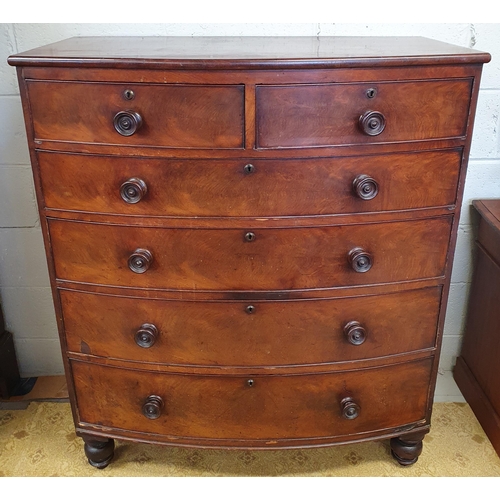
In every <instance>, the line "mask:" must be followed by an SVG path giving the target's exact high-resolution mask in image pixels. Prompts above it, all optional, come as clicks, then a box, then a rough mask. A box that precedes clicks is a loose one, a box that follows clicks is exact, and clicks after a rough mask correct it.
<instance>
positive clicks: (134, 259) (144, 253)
mask: <svg viewBox="0 0 500 500" xmlns="http://www.w3.org/2000/svg"><path fill="white" fill-rule="evenodd" d="M152 262H153V255H152V254H151V252H150V251H149V250H145V249H144V248H138V249H137V250H136V251H135V252H134V253H133V254H132V255H131V256H130V257H129V258H128V267H129V269H130V270H131V271H133V272H134V273H137V274H142V273H145V272H146V271H147V270H148V269H149V266H151V264H152Z"/></svg>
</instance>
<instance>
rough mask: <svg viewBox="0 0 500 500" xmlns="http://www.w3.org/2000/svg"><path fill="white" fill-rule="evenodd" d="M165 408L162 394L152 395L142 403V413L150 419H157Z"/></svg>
mask: <svg viewBox="0 0 500 500" xmlns="http://www.w3.org/2000/svg"><path fill="white" fill-rule="evenodd" d="M162 410H163V400H162V399H161V398H160V396H154V395H151V396H149V397H148V399H146V402H145V403H144V404H143V405H142V414H143V415H144V416H145V417H147V418H149V419H150V420H155V419H157V418H159V417H160V416H161V411H162Z"/></svg>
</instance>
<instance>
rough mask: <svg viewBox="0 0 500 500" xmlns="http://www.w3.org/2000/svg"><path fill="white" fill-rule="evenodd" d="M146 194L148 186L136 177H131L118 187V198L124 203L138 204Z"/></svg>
mask: <svg viewBox="0 0 500 500" xmlns="http://www.w3.org/2000/svg"><path fill="white" fill-rule="evenodd" d="M147 192H148V186H147V185H146V183H145V182H144V181H143V180H142V179H139V178H138V177H132V179H129V180H128V181H125V182H124V183H123V184H122V185H121V186H120V196H121V197H122V200H123V201H124V202H125V203H131V204H133V203H139V202H140V201H141V200H142V199H143V198H144V196H146V193H147Z"/></svg>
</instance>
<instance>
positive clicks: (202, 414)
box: [72, 359, 432, 446]
mask: <svg viewBox="0 0 500 500" xmlns="http://www.w3.org/2000/svg"><path fill="white" fill-rule="evenodd" d="M431 361H432V359H424V360H420V361H418V362H411V363H407V364H399V365H394V366H389V367H385V368H376V369H366V370H358V371H350V372H338V373H334V374H319V375H291V376H250V375H248V376H241V377H237V376H225V377H219V376H197V375H176V374H159V373H157V372H141V371H133V370H130V371H128V370H124V369H119V368H111V367H104V366H99V365H91V364H89V363H82V362H77V361H73V362H72V370H73V377H74V381H75V389H76V399H77V401H78V408H79V416H80V421H81V422H83V423H87V424H90V425H99V426H105V427H112V428H118V429H124V430H129V431H137V432H145V433H152V434H161V435H164V436H165V435H166V436H172V437H192V438H200V439H202V438H207V439H210V438H213V439H221V440H224V439H226V440H228V439H232V440H252V439H255V440H270V439H287V438H289V439H293V438H295V439H297V438H298V439H300V438H315V437H316V438H320V437H329V436H347V435H353V434H357V433H362V432H371V431H376V430H379V429H380V430H382V429H390V428H393V427H396V426H402V425H405V424H410V423H412V422H416V421H419V420H422V419H424V418H425V414H426V408H427V396H428V386H429V382H430V374H431ZM249 380H251V381H252V382H249ZM152 395H154V396H157V397H159V398H161V402H160V401H159V400H157V403H152V400H151V399H149V400H148V398H149V397H150V396H152ZM346 396H351V397H352V399H353V400H354V402H355V403H356V404H357V405H358V406H359V412H358V416H357V418H354V419H346V418H344V417H343V408H342V407H341V401H342V400H343V399H344V398H345V397H346ZM162 403H163V406H162ZM144 405H146V410H147V409H149V410H150V412H151V413H149V414H150V415H151V416H155V417H157V418H155V419H150V418H147V417H146V416H144V415H143V413H142V411H143V407H144ZM155 407H157V408H155ZM157 410H158V411H157ZM269 445H270V446H272V444H271V443H269Z"/></svg>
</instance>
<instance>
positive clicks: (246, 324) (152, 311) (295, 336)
mask: <svg viewBox="0 0 500 500" xmlns="http://www.w3.org/2000/svg"><path fill="white" fill-rule="evenodd" d="M59 293H60V297H61V303H62V309H63V318H64V325H65V330H66V341H67V346H68V350H69V351H72V352H75V353H80V352H81V353H84V354H92V355H94V356H103V357H107V358H121V359H129V360H133V361H146V362H154V363H167V364H183V365H185V364H187V365H206V366H217V365H225V366H266V365H267V366H276V365H293V364H297V365H299V364H315V363H329V362H336V361H350V360H360V359H367V358H375V357H381V356H388V355H392V354H399V353H404V352H409V351H417V350H419V349H429V348H432V347H434V344H435V336H436V327H437V320H438V313H439V304H440V298H441V287H435V288H425V289H421V290H412V291H407V292H399V293H390V294H384V295H379V296H373V295H372V296H366V297H354V298H353V297H351V298H343V299H324V300H292V301H280V302H276V301H267V302H194V301H192V302H187V301H186V302H184V301H175V300H171V301H165V300H151V299H142V298H125V297H113V296H108V295H94V294H89V293H79V292H75V291H69V290H61V291H60V292H59Z"/></svg>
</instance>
